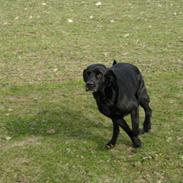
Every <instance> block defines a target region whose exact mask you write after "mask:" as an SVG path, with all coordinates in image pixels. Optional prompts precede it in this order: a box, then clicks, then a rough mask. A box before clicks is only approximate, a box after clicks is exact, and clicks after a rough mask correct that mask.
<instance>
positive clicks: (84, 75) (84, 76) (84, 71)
mask: <svg viewBox="0 0 183 183" xmlns="http://www.w3.org/2000/svg"><path fill="white" fill-rule="evenodd" d="M83 80H84V81H86V69H84V70H83Z"/></svg>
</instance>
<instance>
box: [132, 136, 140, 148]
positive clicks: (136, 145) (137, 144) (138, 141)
mask: <svg viewBox="0 0 183 183" xmlns="http://www.w3.org/2000/svg"><path fill="white" fill-rule="evenodd" d="M141 146H142V142H141V140H140V139H139V138H138V137H134V138H133V147H134V148H138V147H141Z"/></svg>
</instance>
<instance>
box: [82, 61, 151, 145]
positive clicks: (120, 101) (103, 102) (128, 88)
mask: <svg viewBox="0 0 183 183" xmlns="http://www.w3.org/2000/svg"><path fill="white" fill-rule="evenodd" d="M83 78H84V81H85V83H86V90H87V91H89V90H90V91H92V92H93V96H94V98H95V100H96V102H97V105H98V109H99V111H100V112H101V113H103V114H104V115H106V116H108V117H109V118H111V119H112V122H113V135H112V138H111V140H110V141H109V142H108V143H107V144H106V147H107V148H112V147H114V146H115V144H116V141H117V137H118V134H119V126H120V127H121V128H123V130H124V131H125V132H126V133H127V134H128V136H129V137H130V138H131V140H132V142H133V145H134V147H140V146H141V141H140V139H139V138H138V135H139V134H140V133H144V132H148V131H150V129H151V114H152V110H151V108H150V107H149V102H150V99H149V96H148V94H147V90H146V88H145V83H144V80H143V77H142V75H141V73H140V71H139V70H138V68H137V67H136V66H134V65H131V64H128V63H116V61H114V63H113V66H112V67H111V68H107V67H106V66H105V65H102V64H93V65H90V66H88V67H87V69H85V70H84V71H83ZM139 105H140V106H142V107H143V109H144V111H145V120H144V123H143V129H140V128H139ZM128 114H131V121H132V129H130V127H129V126H128V124H127V123H126V121H125V120H124V119H123V118H124V117H125V116H126V115H128Z"/></svg>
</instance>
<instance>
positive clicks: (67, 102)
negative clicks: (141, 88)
mask: <svg viewBox="0 0 183 183" xmlns="http://www.w3.org/2000/svg"><path fill="white" fill-rule="evenodd" d="M96 3H97V1H93V0H84V1H82V0H78V1H71V0H61V1H60V0H54V1H49V0H45V1H39V0H38V1H36V0H30V1H25V0H6V1H3V0H0V86H1V87H0V183H15V182H20V183H62V182H63V183H70V182H75V183H82V182H83V183H90V182H92V183H181V182H183V136H182V135H183V1H182V0H157V1H155V0H137V1H135V0H121V1H120V0H103V1H101V5H100V6H96ZM113 59H117V60H121V61H125V62H129V63H133V64H135V65H137V66H138V67H139V68H140V70H141V71H142V73H143V75H144V78H145V81H146V85H147V88H148V91H149V94H150V97H151V107H152V109H153V122H152V124H153V129H152V132H151V133H150V134H147V135H143V136H141V140H142V142H143V147H142V148H140V149H133V148H132V147H131V142H130V140H129V138H128V137H127V135H126V134H125V133H124V131H122V130H121V134H120V137H119V140H118V143H117V145H116V147H115V148H114V149H112V150H106V149H105V148H104V144H105V143H106V142H107V141H108V140H109V139H110V137H111V133H112V123H111V121H110V119H108V118H106V117H104V116H103V115H102V114H100V113H99V112H98V110H97V107H96V104H95V101H94V99H93V97H92V96H91V94H88V93H86V92H85V89H84V83H83V81H82V70H83V69H84V68H85V67H86V66H87V65H89V64H92V63H103V64H105V65H107V66H110V65H111V64H112V61H113ZM127 121H128V122H129V118H128V117H127ZM142 121H143V111H141V122H142Z"/></svg>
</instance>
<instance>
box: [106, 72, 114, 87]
mask: <svg viewBox="0 0 183 183" xmlns="http://www.w3.org/2000/svg"><path fill="white" fill-rule="evenodd" d="M115 82H116V76H115V74H114V72H113V71H112V70H108V71H107V72H106V74H105V85H106V86H107V87H109V86H112V85H113V84H114V83H115Z"/></svg>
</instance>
